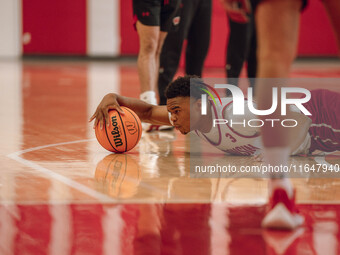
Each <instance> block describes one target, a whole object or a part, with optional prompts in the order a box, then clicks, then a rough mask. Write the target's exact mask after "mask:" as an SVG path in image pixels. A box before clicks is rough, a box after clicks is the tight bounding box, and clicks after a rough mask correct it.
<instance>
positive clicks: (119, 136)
mask: <svg viewBox="0 0 340 255" xmlns="http://www.w3.org/2000/svg"><path fill="white" fill-rule="evenodd" d="M121 108H122V109H123V111H124V113H125V114H120V113H119V112H118V111H116V110H111V111H109V120H110V123H109V125H106V124H105V125H104V127H103V129H100V126H99V122H98V125H97V126H96V128H95V133H96V137H97V140H98V142H99V143H100V145H101V146H103V147H104V148H105V149H107V150H108V151H112V152H118V153H122V152H126V151H129V150H131V149H132V148H134V147H135V146H136V145H137V143H138V142H139V140H140V138H141V136H142V124H141V121H140V119H139V117H138V116H137V114H136V113H135V112H133V111H132V110H131V109H129V108H127V107H121Z"/></svg>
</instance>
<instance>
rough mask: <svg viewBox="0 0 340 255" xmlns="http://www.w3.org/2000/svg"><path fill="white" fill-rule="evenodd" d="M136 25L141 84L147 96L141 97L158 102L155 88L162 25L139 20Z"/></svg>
mask: <svg viewBox="0 0 340 255" xmlns="http://www.w3.org/2000/svg"><path fill="white" fill-rule="evenodd" d="M136 27H137V32H138V36H139V53H138V59H137V67H138V75H139V80H140V84H141V95H145V98H141V99H142V100H144V101H147V102H148V103H152V104H156V103H157V101H156V96H155V92H154V90H155V84H156V77H157V75H156V71H157V69H156V68H157V61H156V56H157V50H158V48H159V46H158V43H159V38H160V33H161V32H160V27H159V26H147V25H143V24H142V23H141V22H139V21H137V24H136ZM152 92H153V93H152ZM151 94H152V95H151Z"/></svg>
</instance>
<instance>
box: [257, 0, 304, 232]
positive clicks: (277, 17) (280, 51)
mask: <svg viewBox="0 0 340 255" xmlns="http://www.w3.org/2000/svg"><path fill="white" fill-rule="evenodd" d="M300 9H301V1H300V0H285V1H280V0H264V1H262V2H261V3H260V4H259V5H258V7H257V11H256V25H257V36H258V48H257V49H258V52H257V59H258V72H257V78H287V77H288V76H289V70H290V66H291V64H292V61H293V60H294V58H295V55H296V47H297V39H298V28H299V18H300ZM256 86H257V88H256V89H257V93H256V95H257V103H258V108H259V109H269V108H270V107H271V104H272V88H273V87H275V86H276V87H279V86H280V85H279V84H273V83H265V82H263V81H262V82H257V84H256ZM279 102H280V98H279ZM278 105H280V104H278ZM280 112H281V109H280V107H278V109H277V111H275V112H274V113H273V114H272V115H270V116H262V117H261V118H262V119H266V118H269V119H281V115H280ZM261 133H262V141H263V144H264V160H265V162H266V163H268V164H271V165H272V166H279V165H286V164H287V163H288V159H289V155H290V149H289V138H290V137H289V133H288V130H287V129H285V128H283V127H279V126H276V127H275V128H273V127H272V126H271V125H264V126H263V127H262V128H261ZM274 137H275V139H273V138H274ZM269 194H270V197H271V202H270V203H271V205H270V206H271V210H270V211H269V213H268V214H267V215H266V217H265V218H264V220H263V222H262V223H263V226H264V227H273V228H288V229H292V228H295V227H297V226H299V225H300V224H302V222H303V219H302V218H301V217H300V216H299V215H298V214H297V213H296V211H295V206H294V196H293V188H292V184H291V182H290V180H288V179H287V178H285V176H284V174H283V173H281V174H279V175H273V176H271V179H270V181H269ZM282 214H284V216H285V217H283V216H282Z"/></svg>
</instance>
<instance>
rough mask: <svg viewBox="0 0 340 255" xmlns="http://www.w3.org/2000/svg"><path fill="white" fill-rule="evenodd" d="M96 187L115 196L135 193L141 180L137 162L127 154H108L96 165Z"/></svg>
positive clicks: (128, 195)
mask: <svg viewBox="0 0 340 255" xmlns="http://www.w3.org/2000/svg"><path fill="white" fill-rule="evenodd" d="M95 179H96V183H97V184H98V188H99V189H101V190H103V191H105V193H107V194H109V195H110V196H112V197H115V198H129V197H132V196H134V195H135V194H136V193H137V190H138V185H139V183H140V180H141V173H140V167H139V165H138V163H137V162H136V161H135V160H134V158H133V157H131V156H130V155H128V154H110V155H108V156H106V157H105V158H103V159H102V160H101V161H100V162H99V163H98V164H97V167H96V172H95Z"/></svg>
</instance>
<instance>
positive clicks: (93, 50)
mask: <svg viewBox="0 0 340 255" xmlns="http://www.w3.org/2000/svg"><path fill="white" fill-rule="evenodd" d="M0 1H1V0H0ZM119 8H120V5H119V0H87V54H88V55H89V56H118V55H119V54H120V30H119V27H120V25H119V24H120V9H119Z"/></svg>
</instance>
